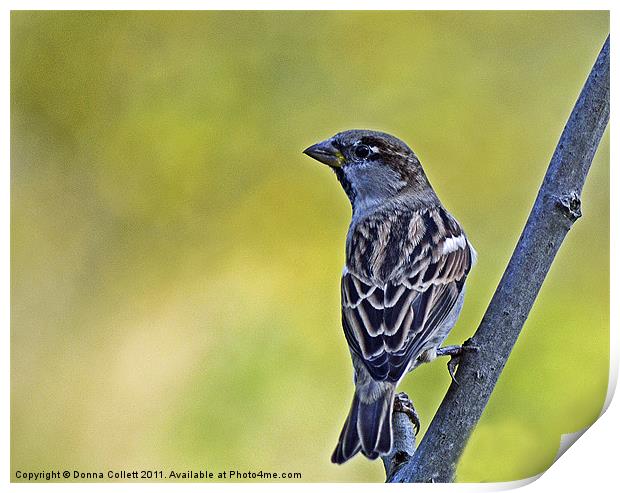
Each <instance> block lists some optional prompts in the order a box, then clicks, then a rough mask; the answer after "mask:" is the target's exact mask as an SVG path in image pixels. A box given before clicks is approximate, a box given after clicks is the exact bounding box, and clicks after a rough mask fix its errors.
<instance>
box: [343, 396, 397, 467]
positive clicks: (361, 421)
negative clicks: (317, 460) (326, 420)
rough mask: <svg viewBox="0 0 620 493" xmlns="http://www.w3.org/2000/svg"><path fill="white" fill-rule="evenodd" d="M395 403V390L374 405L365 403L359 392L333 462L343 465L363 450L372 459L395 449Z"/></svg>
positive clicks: (354, 398)
mask: <svg viewBox="0 0 620 493" xmlns="http://www.w3.org/2000/svg"><path fill="white" fill-rule="evenodd" d="M393 404H394V389H393V388H388V389H386V391H385V392H384V393H383V394H381V395H379V396H378V397H377V399H376V400H374V401H372V402H363V401H361V400H360V398H359V397H358V395H357V392H356V393H355V394H354V395H353V403H352V404H351V410H350V411H349V416H348V417H347V420H346V421H345V423H344V427H343V428H342V431H341V432H340V438H339V439H338V445H337V446H336V449H335V450H334V453H333V454H332V462H334V463H336V464H343V463H344V462H346V461H348V460H349V459H350V458H351V457H353V456H354V455H355V454H357V453H358V452H359V451H360V450H361V452H362V453H363V454H364V455H365V456H366V457H368V458H369V459H376V458H377V457H379V455H385V454H387V453H389V452H390V450H391V449H392V406H393Z"/></svg>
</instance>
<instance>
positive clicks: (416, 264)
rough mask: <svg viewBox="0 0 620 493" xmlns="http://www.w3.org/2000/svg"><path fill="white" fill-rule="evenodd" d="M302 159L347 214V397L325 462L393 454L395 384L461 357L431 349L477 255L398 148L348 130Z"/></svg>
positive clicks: (381, 137)
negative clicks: (337, 194) (330, 179)
mask: <svg viewBox="0 0 620 493" xmlns="http://www.w3.org/2000/svg"><path fill="white" fill-rule="evenodd" d="M303 152H304V153H305V154H307V155H308V156H310V157H312V158H314V159H316V160H317V161H319V162H321V163H323V164H326V165H327V166H329V167H330V168H331V169H332V170H333V171H334V173H335V174H336V177H337V178H338V181H339V182H340V184H341V185H342V188H343V189H344V191H345V193H346V195H347V196H348V198H349V200H350V202H351V207H352V218H351V224H350V226H349V230H348V233H347V238H346V263H345V267H344V270H343V272H342V279H341V300H342V327H343V329H344V335H345V338H346V340H347V343H348V346H349V350H350V353H351V359H352V362H353V369H354V383H355V392H354V395H353V402H352V404H351V408H350V411H349V415H348V417H347V419H346V421H345V423H344V427H343V429H342V432H341V433H340V438H339V440H338V445H337V446H336V449H335V450H334V453H333V454H332V457H331V460H332V462H334V463H337V464H342V463H344V462H346V461H347V460H349V459H350V458H351V457H353V456H354V455H355V454H357V453H358V452H360V451H361V452H362V454H363V455H365V456H366V457H367V458H369V459H376V458H377V457H379V456H380V455H386V454H389V453H390V451H391V449H392V443H393V436H392V409H393V404H394V396H395V390H396V388H397V386H398V384H399V382H400V381H401V380H402V379H403V377H404V376H405V375H406V374H407V373H408V372H409V371H411V370H413V369H414V368H416V367H417V366H419V365H420V364H421V363H424V362H430V361H432V360H433V359H435V357H437V356H438V355H451V356H453V357H458V355H459V354H460V353H461V350H462V349H463V348H461V347H460V346H448V347H447V348H440V346H441V344H442V342H443V341H444V339H445V338H446V337H447V336H448V334H449V332H450V330H451V329H452V327H453V326H454V325H455V323H456V321H457V318H458V316H459V314H460V312H461V309H462V307H463V298H464V294H465V280H466V279H467V275H468V274H469V271H470V269H471V267H472V265H473V263H474V262H475V258H476V252H475V250H474V249H473V247H472V246H471V244H470V243H469V240H468V239H467V236H466V235H465V232H464V231H463V228H462V227H461V226H460V225H459V223H458V222H457V220H456V219H455V218H454V217H453V216H452V215H451V214H450V213H449V212H448V211H447V210H446V209H445V208H444V207H443V205H442V204H441V202H440V201H439V198H438V197H437V194H436V193H435V191H434V190H433V188H432V186H431V184H430V182H429V180H428V178H427V177H426V174H425V173H424V170H423V169H422V165H421V164H420V160H419V159H418V157H417V156H416V155H415V154H414V152H413V151H412V150H411V149H410V148H409V147H408V146H407V144H405V143H404V142H403V141H401V140H399V139H397V138H396V137H394V136H392V135H389V134H386V133H383V132H376V131H371V130H347V131H345V132H341V133H338V134H336V135H334V136H333V137H331V138H329V139H327V140H325V141H322V142H319V143H318V144H314V145H312V146H310V147H308V148H307V149H306V150H304V151H303ZM442 350H443V351H442ZM449 368H450V366H449ZM450 374H451V376H452V377H453V378H454V375H453V368H451V369H450ZM418 426H419V423H418Z"/></svg>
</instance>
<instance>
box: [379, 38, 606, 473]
mask: <svg viewBox="0 0 620 493" xmlns="http://www.w3.org/2000/svg"><path fill="white" fill-rule="evenodd" d="M608 121H609V37H608V38H607V40H606V41H605V44H604V45H603V48H602V50H601V52H600V53H599V56H598V58H597V60H596V62H595V63H594V66H593V68H592V71H591V72H590V75H589V77H588V80H587V81H586V83H585V85H584V87H583V89H582V91H581V94H580V95H579V99H578V100H577V103H576V104H575V107H574V108H573V111H572V113H571V115H570V118H569V119H568V123H567V124H566V126H565V127H564V131H563V132H562V136H561V137H560V141H559V143H558V145H557V147H556V149H555V152H554V153H553V157H552V158H551V162H550V164H549V168H548V169H547V173H546V175H545V178H544V180H543V183H542V186H541V188H540V190H539V192H538V197H537V198H536V202H535V203H534V207H533V208H532V211H531V213H530V216H529V218H528V220H527V224H526V225H525V229H524V230H523V233H522V234H521V238H520V239H519V242H518V243H517V246H516V248H515V251H514V253H513V254H512V258H511V259H510V262H509V263H508V267H507V268H506V271H505V272H504V275H503V276H502V279H501V281H500V283H499V286H498V287H497V290H496V291H495V294H494V295H493V299H492V300H491V303H490V304H489V307H488V308H487V311H486V313H485V315H484V317H483V319H482V322H481V323H480V326H479V327H478V330H477V331H476V333H475V335H474V336H473V338H472V340H471V344H473V345H475V346H477V347H479V348H480V350H479V351H476V352H474V351H467V352H465V353H464V354H463V356H462V359H461V361H460V364H459V368H458V371H457V374H456V377H457V380H458V382H459V385H457V384H455V383H454V382H453V383H452V385H450V388H449V389H448V392H447V394H446V396H445V397H444V399H443V402H442V403H441V405H440V407H439V409H438V410H437V413H436V414H435V417H434V418H433V421H432V422H431V424H430V426H429V428H428V431H427V432H426V434H425V435H424V438H423V440H422V442H421V443H420V446H419V447H418V449H417V450H416V451H415V453H414V454H413V456H411V450H412V447H414V445H413V444H412V445H411V446H410V447H408V448H407V449H406V451H405V453H406V454H407V455H408V457H409V459H408V460H407V461H406V462H405V463H403V464H401V465H400V467H399V468H398V469H397V470H396V471H392V470H391V469H388V481H390V482H451V481H453V480H454V476H455V470H456V465H457V463H458V461H459V458H460V457H461V454H462V453H463V450H464V448H465V445H466V443H467V441H468V439H469V436H470V435H471V432H472V430H473V428H474V426H475V425H476V424H477V423H478V420H479V419H480V416H481V415H482V412H483V410H484V408H485V407H486V405H487V402H488V400H489V397H490V396H491V393H492V392H493V389H494V387H495V384H496V382H497V379H498V378H499V376H500V374H501V372H502V370H503V368H504V365H505V364H506V360H507V359H508V356H509V355H510V352H511V350H512V348H513V346H514V344H515V342H516V341H517V338H518V337H519V334H520V332H521V328H522V327H523V324H524V323H525V320H526V319H527V317H528V314H529V312H530V309H531V308H532V305H533V304H534V300H535V299H536V296H537V295H538V292H539V290H540V287H541V286H542V283H543V281H544V279H545V277H546V276H547V272H548V271H549V268H550V267H551V263H552V262H553V259H554V258H555V255H556V253H557V251H558V249H559V248H560V245H561V244H562V241H563V240H564V237H565V236H566V234H567V233H568V231H569V230H570V228H571V226H572V225H573V223H574V222H575V221H576V220H577V219H578V218H579V217H581V199H580V195H581V191H582V189H583V185H584V182H585V179H586V176H587V174H588V171H589V169H590V165H591V163H592V159H593V158H594V154H595V153H596V149H597V148H598V145H599V142H600V140H601V138H602V136H603V132H604V131H605V128H606V127H607V123H608ZM397 416H398V414H397V413H395V423H396V420H397V419H399V418H398V417H397ZM402 423H405V422H404V421H403V422H402ZM395 431H396V432H397V433H401V432H402V431H401V430H400V428H398V427H396V428H395ZM405 433H407V432H405ZM402 442H403V440H402V438H401V437H396V438H395V444H396V449H395V452H394V453H398V451H399V450H398V447H401V448H402V447H403V445H402Z"/></svg>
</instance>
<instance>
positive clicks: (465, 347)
mask: <svg viewBox="0 0 620 493" xmlns="http://www.w3.org/2000/svg"><path fill="white" fill-rule="evenodd" d="M479 350H480V348H479V347H478V346H474V345H473V344H471V339H467V340H466V341H465V342H464V343H463V344H462V345H461V346H446V347H442V348H439V349H438V350H437V356H450V361H448V373H450V378H451V379H452V381H453V382H454V383H455V384H457V385H458V384H459V382H458V380H457V379H456V378H455V376H454V372H455V371H456V367H457V366H458V364H459V361H460V360H461V356H462V355H463V353H464V352H466V351H479Z"/></svg>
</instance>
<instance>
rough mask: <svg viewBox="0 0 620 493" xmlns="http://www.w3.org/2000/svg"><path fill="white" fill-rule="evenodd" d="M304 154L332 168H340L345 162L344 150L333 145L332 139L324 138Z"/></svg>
mask: <svg viewBox="0 0 620 493" xmlns="http://www.w3.org/2000/svg"><path fill="white" fill-rule="evenodd" d="M304 154H306V155H308V156H310V157H311V158H313V159H316V160H317V161H319V162H320V163H323V164H327V166H331V167H332V168H340V167H341V166H342V165H343V164H344V156H343V155H342V152H340V151H339V150H338V149H336V148H335V147H334V146H333V144H332V143H331V140H324V141H323V142H319V143H318V144H314V145H313V146H310V147H308V148H307V149H306V150H305V151H304Z"/></svg>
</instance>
